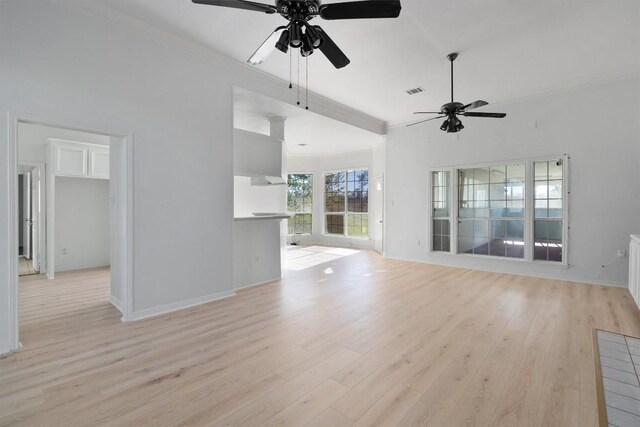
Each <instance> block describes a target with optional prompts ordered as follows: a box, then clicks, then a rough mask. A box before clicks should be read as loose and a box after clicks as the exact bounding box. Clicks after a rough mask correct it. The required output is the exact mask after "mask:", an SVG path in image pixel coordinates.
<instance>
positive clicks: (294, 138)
mask: <svg viewBox="0 0 640 427" xmlns="http://www.w3.org/2000/svg"><path fill="white" fill-rule="evenodd" d="M269 115H276V116H284V117H287V121H286V122H285V144H286V146H287V152H288V154H289V155H290V156H294V157H304V156H326V155H331V154H339V153H345V152H349V151H359V150H369V149H371V148H373V147H374V146H375V144H377V143H380V142H381V141H382V137H381V136H380V135H376V134H374V133H372V132H368V131H366V130H363V129H360V128H357V127H355V126H351V125H348V124H346V123H343V122H339V121H337V120H333V119H330V118H328V117H325V116H322V115H320V114H316V113H314V112H311V111H307V110H305V109H302V108H299V107H295V106H293V105H290V104H287V103H285V102H282V101H278V100H276V99H273V98H269V97H267V96H263V95H260V94H257V93H255V92H251V91H249V90H246V89H242V88H234V91H233V125H234V127H236V128H238V129H243V130H247V131H250V132H257V133H261V134H264V135H269V126H270V125H269V119H268V118H267V117H268V116H269ZM299 144H306V145H305V146H300V145H299Z"/></svg>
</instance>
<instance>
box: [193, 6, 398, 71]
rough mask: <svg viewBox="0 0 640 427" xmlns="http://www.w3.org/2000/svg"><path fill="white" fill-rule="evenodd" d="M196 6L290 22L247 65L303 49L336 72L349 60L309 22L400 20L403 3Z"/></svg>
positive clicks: (303, 54)
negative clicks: (326, 61) (274, 16)
mask: <svg viewBox="0 0 640 427" xmlns="http://www.w3.org/2000/svg"><path fill="white" fill-rule="evenodd" d="M192 1H193V2H194V3H197V4H204V5H209V6H222V7H230V8H235V9H244V10H250V11H254V12H263V13H266V14H270V15H271V14H275V13H278V14H280V15H281V16H282V17H283V18H285V19H286V20H288V21H289V24H288V25H287V26H284V27H278V28H276V30H275V31H274V32H273V33H271V35H270V36H269V37H268V38H267V39H266V40H265V41H264V43H263V44H262V45H261V46H260V47H259V48H258V49H257V50H256V51H255V53H254V54H253V55H252V56H251V58H249V60H248V61H247V62H249V63H250V64H252V65H258V64H261V63H262V62H264V60H265V59H266V58H267V57H268V56H269V55H270V54H271V53H272V52H273V50H274V49H278V50H279V51H281V52H283V53H287V51H288V47H287V45H288V46H289V47H292V48H295V49H300V55H301V56H302V57H305V58H306V57H308V56H309V55H311V54H312V53H313V52H314V50H315V49H320V51H321V52H322V53H323V54H324V55H325V56H326V57H327V59H329V61H330V62H331V63H332V64H333V66H334V67H336V68H342V67H345V66H347V65H348V64H349V62H350V60H349V58H347V56H346V55H345V54H344V53H343V52H342V50H340V48H338V46H337V45H336V44H335V43H334V42H333V40H331V38H330V37H329V36H328V35H327V33H326V32H325V31H324V30H323V29H322V28H320V27H319V26H317V25H310V24H309V21H310V20H311V19H313V18H315V17H316V16H319V17H320V18H322V19H325V20H344V19H372V18H397V17H398V16H400V10H401V9H402V6H401V5H400V0H365V1H351V2H344V3H331V4H326V5H325V4H322V2H321V1H320V0H276V4H275V5H270V4H264V3H256V2H252V1H245V0H192Z"/></svg>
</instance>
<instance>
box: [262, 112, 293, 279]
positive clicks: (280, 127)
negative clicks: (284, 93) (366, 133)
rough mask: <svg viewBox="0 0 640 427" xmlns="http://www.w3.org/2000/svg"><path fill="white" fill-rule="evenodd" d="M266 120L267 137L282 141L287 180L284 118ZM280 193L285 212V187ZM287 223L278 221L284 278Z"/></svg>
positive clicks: (283, 175)
mask: <svg viewBox="0 0 640 427" xmlns="http://www.w3.org/2000/svg"><path fill="white" fill-rule="evenodd" d="M267 119H268V120H269V125H270V127H269V135H270V136H271V137H272V138H276V139H279V140H280V141H282V178H284V179H285V180H286V179H287V173H288V170H287V148H286V145H285V128H284V126H285V122H286V121H287V117H286V116H277V115H271V114H270V115H268V116H267ZM281 188H282V191H278V197H280V198H281V200H282V204H281V206H282V212H286V211H287V186H286V185H283V186H281ZM287 233H288V231H287V221H286V220H282V221H280V271H281V275H282V276H284V273H285V269H286V262H287V253H286V249H285V246H286V244H287Z"/></svg>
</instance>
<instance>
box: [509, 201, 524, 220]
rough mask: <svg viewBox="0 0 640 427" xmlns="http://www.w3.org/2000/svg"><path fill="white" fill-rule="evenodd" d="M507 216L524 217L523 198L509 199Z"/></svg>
mask: <svg viewBox="0 0 640 427" xmlns="http://www.w3.org/2000/svg"><path fill="white" fill-rule="evenodd" d="M505 216H508V217H520V218H522V217H524V200H511V201H508V202H507V214H506V215H505Z"/></svg>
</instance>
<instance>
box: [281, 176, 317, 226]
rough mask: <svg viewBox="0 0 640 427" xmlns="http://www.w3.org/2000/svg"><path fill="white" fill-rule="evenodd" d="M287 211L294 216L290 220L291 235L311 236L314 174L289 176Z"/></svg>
mask: <svg viewBox="0 0 640 427" xmlns="http://www.w3.org/2000/svg"><path fill="white" fill-rule="evenodd" d="M287 210H288V211H289V213H293V214H294V215H293V217H291V218H290V219H289V220H288V228H289V234H311V228H312V226H311V224H312V222H311V218H312V214H311V212H312V210H313V175H312V174H290V175H289V176H288V187H287Z"/></svg>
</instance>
